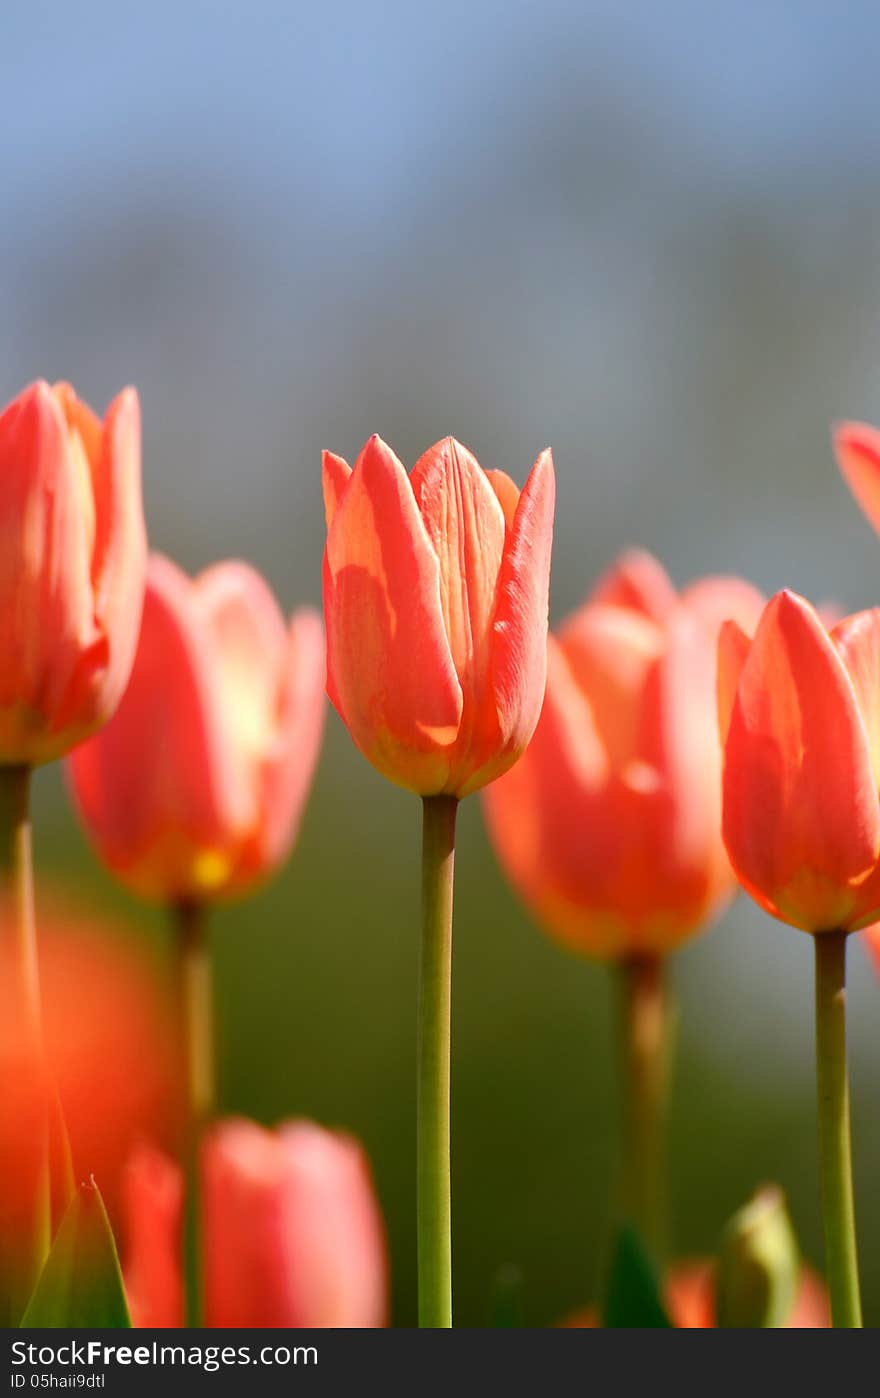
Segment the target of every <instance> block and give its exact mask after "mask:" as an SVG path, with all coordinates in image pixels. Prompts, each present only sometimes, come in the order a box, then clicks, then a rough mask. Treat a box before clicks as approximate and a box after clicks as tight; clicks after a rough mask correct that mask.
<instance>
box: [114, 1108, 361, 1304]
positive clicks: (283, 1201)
mask: <svg viewBox="0 0 880 1398" xmlns="http://www.w3.org/2000/svg"><path fill="white" fill-rule="evenodd" d="M202 1177H203V1191H204V1194H203V1199H204V1202H203V1230H202V1236H203V1275H204V1290H205V1320H206V1323H207V1324H208V1325H209V1326H214V1327H221V1328H222V1327H246V1328H251V1327H259V1326H278V1327H321V1328H323V1327H344V1328H361V1327H378V1326H384V1325H385V1324H386V1321H387V1293H388V1277H387V1261H386V1251H385V1240H384V1232H383V1227H382V1220H381V1216H380V1213H379V1208H378V1204H377V1202H376V1198H375V1194H374V1191H373V1186H372V1180H371V1177H370V1170H369V1166H368V1164H367V1161H366V1157H365V1156H364V1153H363V1151H362V1150H361V1148H360V1146H359V1145H358V1144H357V1142H356V1141H354V1140H353V1139H352V1138H351V1137H349V1136H345V1135H343V1134H341V1133H339V1132H334V1131H326V1130H324V1129H322V1128H321V1127H319V1126H316V1125H314V1124H313V1123H312V1122H307V1121H291V1122H287V1123H285V1124H283V1125H281V1126H279V1127H278V1128H277V1129H276V1130H275V1131H269V1130H267V1129H266V1128H264V1127H262V1126H258V1125H256V1123H254V1122H251V1121H245V1120H243V1119H232V1120H227V1121H223V1122H220V1123H219V1124H218V1125H216V1126H215V1127H214V1128H213V1129H212V1130H211V1131H210V1133H209V1134H208V1136H207V1137H206V1139H205V1141H204V1144H203V1148H202ZM182 1194H183V1189H182V1179H181V1175H180V1171H179V1170H178V1168H177V1166H176V1165H174V1164H173V1162H172V1161H170V1160H169V1159H168V1158H167V1157H165V1156H163V1155H161V1154H160V1153H159V1152H157V1151H155V1150H153V1149H152V1148H148V1147H144V1148H142V1149H141V1150H139V1151H138V1152H137V1153H136V1154H135V1156H134V1157H133V1158H132V1161H131V1164H130V1167H129V1172H128V1189H127V1199H126V1217H125V1228H124V1236H125V1238H126V1240H127V1246H126V1250H125V1255H124V1272H125V1279H126V1289H127V1291H128V1294H129V1300H130V1303H131V1308H132V1313H133V1318H134V1320H135V1324H137V1325H140V1326H146V1327H150V1326H156V1325H180V1324H182V1321H183V1300H182V1284H181V1267H180V1246H181V1209H182Z"/></svg>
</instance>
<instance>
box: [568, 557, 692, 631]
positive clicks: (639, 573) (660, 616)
mask: <svg viewBox="0 0 880 1398" xmlns="http://www.w3.org/2000/svg"><path fill="white" fill-rule="evenodd" d="M589 600H590V601H591V602H605V603H608V604H609V605H610V606H615V607H627V608H629V609H630V610H631V611H635V612H641V613H642V614H643V615H644V616H646V617H650V618H651V619H652V620H653V621H665V620H666V617H667V616H668V615H669V613H670V612H671V611H672V610H673V608H674V607H675V606H676V603H677V601H678V597H677V595H676V591H675V588H674V587H673V585H672V583H671V582H670V580H669V575H668V573H667V572H666V569H665V568H664V567H663V564H662V563H661V562H660V561H659V559H656V558H655V557H654V555H653V554H651V553H648V551H647V550H646V549H627V551H626V552H625V553H623V554H621V556H620V557H619V558H618V559H617V561H616V562H615V563H613V564H612V565H611V567H610V568H609V569H608V570H607V572H605V573H603V575H602V577H601V578H600V579H599V581H598V582H597V584H596V586H595V587H594V588H593V591H592V593H591V594H590V598H589Z"/></svg>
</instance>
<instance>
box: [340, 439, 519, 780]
mask: <svg viewBox="0 0 880 1398" xmlns="http://www.w3.org/2000/svg"><path fill="white" fill-rule="evenodd" d="M496 508H497V504H496ZM324 614H325V618H326V623H327V672H328V685H327V688H328V693H329V695H330V697H331V699H332V701H333V703H334V704H335V705H336V707H337V708H338V710H339V712H340V714H341V716H342V718H343V719H344V721H345V723H346V724H347V726H348V729H349V732H350V733H351V734H352V737H353V738H354V740H355V742H356V743H357V744H358V746H359V747H360V748H361V750H362V752H364V753H365V754H366V756H367V757H369V758H370V760H371V761H372V762H373V763H374V765H375V766H377V767H378V768H379V769H380V771H383V772H384V773H385V774H386V775H387V776H388V777H389V778H390V779H391V780H392V781H397V782H399V783H400V784H402V785H406V786H410V787H412V789H414V790H418V791H422V792H426V791H431V790H435V791H440V790H442V789H443V786H444V783H445V780H446V778H447V775H448V762H447V761H446V760H445V759H444V755H443V748H444V747H446V746H448V745H450V744H452V743H453V742H454V741H455V738H456V736H457V734H458V729H459V723H460V721H461V714H462V692H461V686H460V684H459V681H458V677H457V675H456V671H455V666H454V664H453V660H452V654H451V651H450V646H449V641H448V639H447V635H446V629H445V625H444V620H443V610H442V605H441V599H440V563H439V560H438V557H437V554H436V552H435V551H434V548H433V546H432V544H431V541H430V539H429V537H428V534H427V532H426V529H425V526H424V524H423V522H422V517H421V514H420V513H419V509H418V506H417V504H416V500H415V496H414V494H413V491H412V487H411V485H410V482H409V479H408V477H407V475H406V472H405V471H404V469H403V467H402V466H401V464H400V462H399V461H398V459H397V457H396V456H395V455H394V453H393V452H392V451H391V450H390V448H388V447H387V446H386V445H385V444H384V442H382V441H380V439H379V438H378V437H373V438H371V439H370V441H369V442H368V443H367V445H366V446H365V448H364V450H363V452H362V453H361V456H360V458H359V459H358V462H357V463H356V465H355V468H354V471H353V473H352V477H351V481H350V483H349V486H348V488H347V490H346V491H345V495H344V497H343V499H342V501H341V503H340V504H339V507H338V509H337V510H336V513H335V515H334V517H333V523H332V525H331V527H330V530H329V533H328V535H327V546H326V550H325V555H324Z"/></svg>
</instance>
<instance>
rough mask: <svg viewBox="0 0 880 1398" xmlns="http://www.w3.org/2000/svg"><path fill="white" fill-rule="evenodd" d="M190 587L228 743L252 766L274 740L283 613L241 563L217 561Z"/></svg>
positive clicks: (255, 575)
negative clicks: (210, 655)
mask: <svg viewBox="0 0 880 1398" xmlns="http://www.w3.org/2000/svg"><path fill="white" fill-rule="evenodd" d="M192 587H193V595H194V598H195V602H196V605H197V607H198V610H199V614H200V616H201V618H202V624H203V625H204V626H205V628H206V631H207V634H208V635H209V636H210V637H211V640H212V643H213V652H214V665H215V675H216V681H217V683H218V684H219V685H220V687H221V690H222V706H221V707H222V711H223V715H224V719H225V722H226V725H227V727H228V730H229V734H228V742H229V743H230V745H231V746H233V747H234V749H235V751H236V752H237V753H238V754H239V755H240V756H241V758H242V760H243V761H244V762H246V763H247V764H249V766H250V768H251V770H253V764H254V762H256V761H258V760H259V759H260V758H261V757H263V756H264V754H265V753H266V752H268V751H269V750H270V749H271V747H272V745H273V744H274V742H275V737H276V725H277V713H276V710H277V704H278V694H279V690H280V688H281V676H282V670H283V663H284V657H285V652H286V640H287V637H286V627H285V625H284V617H283V616H282V614H281V609H280V608H279V606H278V603H277V602H276V600H275V598H274V596H273V595H272V592H271V591H270V589H269V587H268V586H267V584H266V583H265V582H264V580H263V579H262V578H261V577H260V575H259V573H258V572H257V571H256V570H255V569H254V568H251V567H250V565H249V564H247V563H240V562H237V561H231V562H224V563H217V564H215V565H214V566H213V567H211V568H208V569H206V570H205V572H203V573H201V574H200V575H199V577H198V578H196V580H195V582H194V583H193V584H192Z"/></svg>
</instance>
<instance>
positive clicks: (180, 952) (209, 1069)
mask: <svg viewBox="0 0 880 1398" xmlns="http://www.w3.org/2000/svg"><path fill="white" fill-rule="evenodd" d="M174 922H175V932H176V938H177V977H178V1000H179V1007H180V1043H181V1055H182V1060H183V1062H182V1077H183V1081H184V1083H185V1084H186V1100H185V1110H186V1120H185V1126H184V1168H185V1173H186V1195H185V1209H184V1261H185V1271H186V1279H187V1287H186V1294H187V1315H186V1319H187V1324H188V1325H190V1326H198V1325H200V1324H201V1323H202V1312H203V1302H204V1295H203V1276H202V1241H201V1214H200V1208H199V1201H200V1198H201V1181H200V1171H199V1150H200V1145H201V1139H202V1134H203V1132H204V1130H205V1127H206V1126H207V1125H208V1123H209V1121H210V1119H211V1117H212V1115H213V1113H214V1014H213V989H212V982H213V977H212V967H211V953H210V947H209V945H208V937H207V930H208V929H207V919H206V916H205V908H204V905H203V904H201V903H197V902H194V901H190V900H185V901H182V902H180V903H178V904H177V905H176V907H175V908H174Z"/></svg>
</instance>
